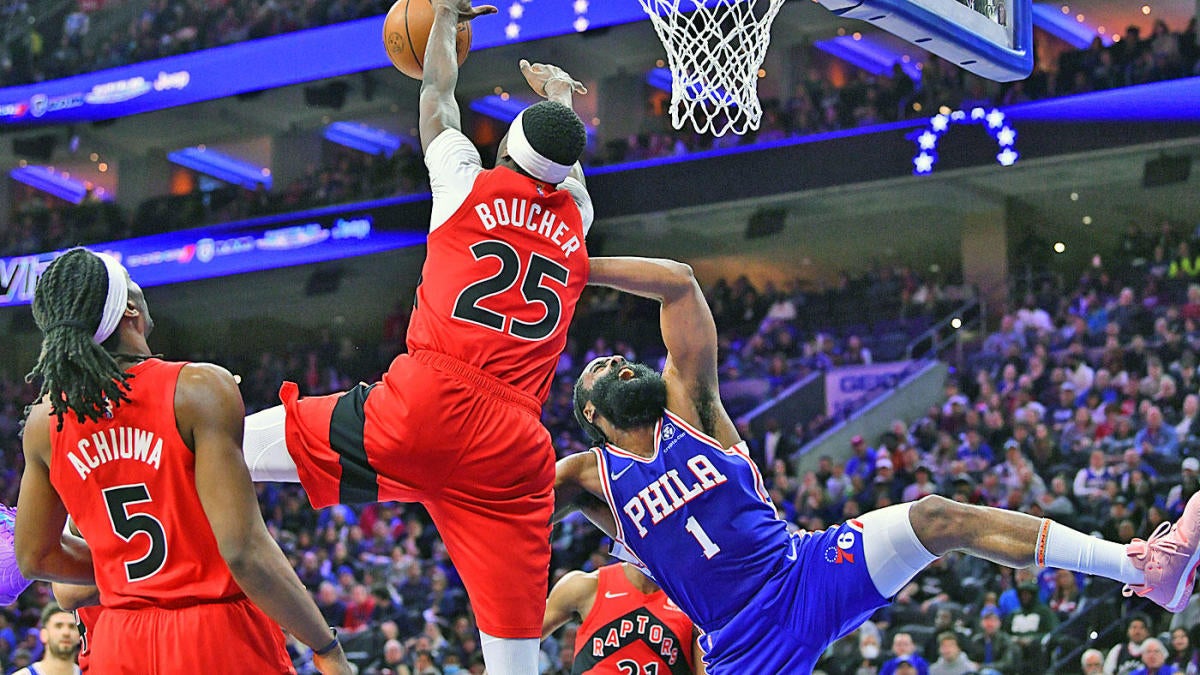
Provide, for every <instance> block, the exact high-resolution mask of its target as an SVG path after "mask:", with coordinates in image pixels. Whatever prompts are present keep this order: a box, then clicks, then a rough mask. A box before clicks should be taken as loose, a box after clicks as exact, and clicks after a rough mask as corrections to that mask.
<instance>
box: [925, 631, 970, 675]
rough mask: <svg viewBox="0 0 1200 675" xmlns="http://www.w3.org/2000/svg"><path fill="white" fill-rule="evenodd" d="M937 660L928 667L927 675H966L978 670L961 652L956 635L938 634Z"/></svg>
mask: <svg viewBox="0 0 1200 675" xmlns="http://www.w3.org/2000/svg"><path fill="white" fill-rule="evenodd" d="M937 642H938V660H937V661H934V662H933V663H931V664H930V665H929V675H967V674H968V673H973V672H975V671H977V670H978V669H979V665H978V664H976V663H974V662H972V661H971V660H970V659H969V658H967V655H966V654H965V653H964V652H963V651H962V647H961V645H960V644H959V637H958V635H957V634H955V633H953V632H951V631H946V632H944V633H939V634H938V636H937Z"/></svg>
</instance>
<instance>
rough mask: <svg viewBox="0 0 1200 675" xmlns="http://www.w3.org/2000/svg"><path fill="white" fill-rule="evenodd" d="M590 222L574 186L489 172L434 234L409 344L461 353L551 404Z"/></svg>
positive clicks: (582, 276)
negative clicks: (563, 187)
mask: <svg viewBox="0 0 1200 675" xmlns="http://www.w3.org/2000/svg"><path fill="white" fill-rule="evenodd" d="M583 236H584V231H583V219H582V217H581V216H580V214H579V207H577V206H576V205H575V202H574V200H573V199H572V197H571V194H570V193H569V192H568V191H566V190H556V189H554V186H552V185H549V184H547V183H543V182H541V181H537V180H534V179H532V178H528V177H526V176H523V175H521V174H519V173H517V172H516V171H513V170H511V169H508V168H504V167H499V168H496V169H491V170H489V171H482V172H480V173H479V174H478V176H477V177H476V178H475V183H474V185H473V186H472V188H471V192H470V194H469V195H468V196H467V198H466V201H464V202H463V204H462V206H460V207H459V208H458V210H457V211H455V212H454V214H453V215H452V216H450V218H449V219H448V220H446V222H445V223H443V224H442V225H441V226H440V227H438V228H437V229H435V230H434V231H433V232H432V233H430V235H429V240H428V244H427V250H426V257H425V266H424V267H423V268H422V270H421V283H420V285H419V286H418V287H417V301H416V306H415V308H414V309H413V314H412V320H411V323H410V324H409V328H408V348H409V351H416V350H418V349H428V350H432V351H436V352H441V353H443V354H447V355H449V356H453V357H454V358H456V359H459V360H460V361H464V362H466V363H469V364H471V365H473V366H475V367H476V368H479V369H481V370H483V371H484V372H486V373H488V374H490V375H494V376H495V377H497V378H499V379H500V380H502V381H504V382H507V383H508V384H511V385H513V386H515V387H517V388H519V389H521V390H523V391H526V392H528V393H529V394H531V395H533V396H536V397H537V398H538V400H540V401H545V400H546V398H547V397H548V396H549V392H550V384H551V381H552V379H553V377H554V370H555V367H556V366H557V365H558V358H559V355H560V354H561V353H562V351H563V348H564V347H565V346H566V342H567V327H568V325H569V324H570V323H571V317H572V316H573V315H574V313H575V304H576V302H577V301H578V300H579V294H580V293H582V292H583V287H584V286H585V285H586V284H587V275H588V255H587V249H586V248H585V247H584V240H583Z"/></svg>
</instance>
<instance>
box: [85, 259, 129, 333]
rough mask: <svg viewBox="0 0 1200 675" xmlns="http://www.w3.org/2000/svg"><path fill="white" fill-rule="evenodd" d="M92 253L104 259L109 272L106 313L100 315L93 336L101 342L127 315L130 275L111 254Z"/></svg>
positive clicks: (105, 267)
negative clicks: (98, 323)
mask: <svg viewBox="0 0 1200 675" xmlns="http://www.w3.org/2000/svg"><path fill="white" fill-rule="evenodd" d="M92 255H95V256H96V257H97V258H100V259H101V260H103V261H104V269H105V270H106V271H107V272H108V297H106V298H105V299H104V313H102V314H101V315H100V325H99V326H98V327H97V328H96V334H95V335H94V336H92V341H93V342H95V343H96V344H101V343H103V342H104V341H105V340H107V339H108V338H109V337H110V336H112V334H113V331H115V330H117V324H119V323H121V317H123V316H125V306H126V303H127V302H128V300H129V276H128V275H127V274H126V273H125V268H124V267H122V266H121V263H119V262H117V259H116V258H114V257H112V256H111V255H108V254H107V253H96V252H95V251H93V252H92Z"/></svg>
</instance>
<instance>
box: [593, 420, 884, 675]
mask: <svg viewBox="0 0 1200 675" xmlns="http://www.w3.org/2000/svg"><path fill="white" fill-rule="evenodd" d="M663 413H664V414H663V417H662V419H661V420H660V421H659V422H658V425H657V426H656V428H655V454H654V456H653V457H650V458H645V457H639V456H637V455H634V454H633V453H630V452H627V451H625V450H622V449H621V448H618V447H616V446H614V445H611V444H609V445H606V446H605V447H603V448H595V449H594V450H593V452H595V453H596V455H597V459H598V460H599V466H598V468H599V471H600V475H601V479H602V484H603V486H604V490H605V494H606V497H607V500H608V502H609V504H610V505H611V507H612V511H613V515H614V517H615V519H616V523H617V533H616V534H617V537H618V539H619V543H620V544H621V545H622V546H623V547H624V548H625V549H627V550H628V551H629V552H630V553H632V554H633V555H634V556H636V557H637V558H638V562H640V563H642V565H643V566H644V567H645V568H646V571H647V573H649V574H650V575H651V576H652V577H654V579H655V581H657V582H658V584H659V586H661V587H662V588H663V590H664V591H666V593H667V596H668V597H670V598H671V599H672V600H674V601H675V604H677V605H679V607H680V608H681V609H683V611H684V612H685V613H686V614H687V615H688V617H690V618H691V619H692V622H693V623H695V624H696V626H697V627H699V628H700V629H701V630H702V631H703V632H704V634H705V635H704V638H703V639H702V640H701V646H702V647H704V649H705V652H706V654H705V655H704V661H705V663H706V664H707V666H708V672H709V673H712V674H713V675H726V674H728V675H744V674H746V673H755V674H762V675H768V674H772V673H774V674H781V675H783V674H786V675H797V674H800V673H807V672H812V669H813V666H814V665H815V664H816V662H817V660H818V659H819V658H820V656H821V653H822V652H823V651H824V650H825V648H826V647H827V646H828V645H829V644H831V643H832V642H833V641H834V640H836V639H837V638H838V637H840V636H842V635H845V634H847V633H849V632H850V631H852V630H854V629H855V628H856V627H857V626H859V625H860V624H861V623H862V622H863V621H864V620H866V619H867V618H868V617H869V616H870V615H871V612H873V611H874V610H875V609H877V608H879V607H881V606H883V605H884V604H886V603H887V599H886V598H884V597H882V596H881V595H880V594H879V591H878V590H876V588H875V584H874V582H873V581H872V580H871V576H870V573H869V571H868V569H867V564H866V560H865V558H864V553H863V541H862V539H863V536H864V535H863V529H862V525H861V524H860V523H858V522H857V521H851V522H849V523H845V524H843V525H839V526H837V527H832V528H830V529H828V530H825V531H823V532H802V533H794V534H792V533H789V532H788V530H787V526H786V524H785V523H784V522H783V521H782V520H780V519H779V518H778V517H777V515H776V513H775V508H774V506H773V505H772V503H771V499H770V496H769V495H768V493H767V491H766V488H765V486H764V485H763V481H762V476H761V475H760V474H759V472H758V468H757V467H756V466H755V465H754V462H752V461H751V460H750V457H749V455H748V454H747V452H746V448H745V444H742V443H739V444H738V445H736V446H734V447H733V448H728V449H727V448H722V447H721V445H720V443H718V442H717V441H716V440H715V439H713V438H710V437H709V436H706V435H705V434H704V433H702V432H701V431H699V430H697V429H695V428H694V427H692V426H690V425H689V424H688V423H687V422H685V421H683V420H681V419H680V418H679V417H677V416H676V415H674V414H672V413H671V412H670V411H663Z"/></svg>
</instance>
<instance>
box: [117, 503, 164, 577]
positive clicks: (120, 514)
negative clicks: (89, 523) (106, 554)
mask: <svg viewBox="0 0 1200 675" xmlns="http://www.w3.org/2000/svg"><path fill="white" fill-rule="evenodd" d="M149 501H151V500H150V491H149V490H147V489H146V484H145V483H137V484H135V485H119V486H117V487H111V488H108V489H107V490H105V491H104V505H105V506H106V507H107V508H108V520H109V522H110V523H111V524H112V528H113V532H115V533H116V534H117V536H118V537H120V538H121V540H122V541H125V542H130V541H133V538H134V537H136V536H137V535H139V534H144V535H146V536H147V537H149V538H150V550H149V551H146V555H144V556H142V557H141V558H138V559H137V560H134V561H132V562H127V563H125V578H127V579H128V580H129V581H130V583H132V582H135V581H144V580H146V579H149V578H150V577H152V576H154V575H155V574H158V572H159V570H161V569H162V568H163V565H165V564H166V562H167V534H166V532H164V531H163V526H162V523H161V522H159V520H158V518H155V517H154V516H152V515H150V514H148V513H135V514H133V515H130V514H129V505H130V504H142V503H144V502H149Z"/></svg>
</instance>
